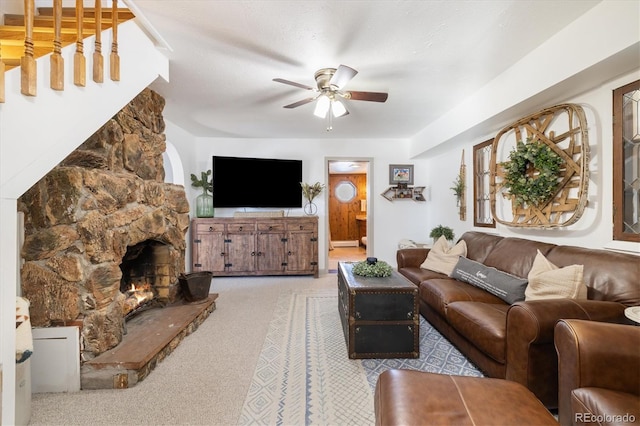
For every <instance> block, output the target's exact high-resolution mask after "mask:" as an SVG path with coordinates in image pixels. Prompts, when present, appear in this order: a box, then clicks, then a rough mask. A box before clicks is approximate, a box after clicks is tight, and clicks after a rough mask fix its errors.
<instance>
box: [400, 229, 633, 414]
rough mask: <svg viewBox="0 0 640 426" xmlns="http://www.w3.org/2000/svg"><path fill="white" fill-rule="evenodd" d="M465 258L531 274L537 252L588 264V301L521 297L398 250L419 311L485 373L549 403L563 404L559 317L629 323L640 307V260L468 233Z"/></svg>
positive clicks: (419, 252)
mask: <svg viewBox="0 0 640 426" xmlns="http://www.w3.org/2000/svg"><path fill="white" fill-rule="evenodd" d="M461 239H462V240H464V241H465V242H466V245H467V258H469V259H471V260H475V261H477V262H480V263H482V264H484V265H486V266H491V267H494V268H496V269H498V270H501V271H504V272H507V273H509V274H512V275H515V276H518V277H527V275H528V272H529V270H530V269H531V265H532V263H533V260H534V258H535V255H536V250H540V252H541V253H542V254H543V255H545V256H546V257H547V259H548V260H549V261H550V262H552V263H554V264H555V265H557V266H559V267H564V266H568V265H572V264H582V265H584V281H585V283H586V285H587V288H588V295H587V297H588V300H570V299H552V300H551V299H550V300H532V301H528V302H516V303H514V304H513V305H508V304H507V303H505V302H504V301H503V300H502V299H500V298H498V297H496V296H494V295H492V294H490V293H488V292H486V291H484V290H482V289H480V288H477V287H474V286H472V285H470V284H466V283H463V282H460V281H457V280H454V279H453V278H450V277H448V276H446V275H443V274H441V273H438V272H434V271H430V270H427V269H423V268H421V267H420V265H421V264H422V263H423V262H424V260H425V259H426V257H427V254H428V251H429V249H424V248H410V249H401V250H398V252H397V263H398V271H399V272H400V273H401V274H402V275H404V276H405V277H407V278H408V279H409V280H411V281H412V282H414V283H415V284H416V285H418V286H419V298H420V313H421V314H422V315H423V316H424V317H425V319H426V320H427V321H429V323H431V324H432V325H433V326H434V327H435V328H436V329H437V330H438V331H440V333H442V334H443V335H444V336H445V337H446V338H447V339H449V341H451V342H452V343H453V344H454V345H455V346H456V347H457V348H458V349H459V350H460V351H461V352H462V353H463V354H464V355H466V356H467V357H468V358H469V359H470V360H471V361H472V362H473V363H474V364H475V365H476V366H477V367H478V368H480V369H481V370H482V371H483V372H484V373H485V374H486V375H487V376H490V377H494V378H506V379H508V380H511V381H515V382H518V383H521V384H523V385H524V386H526V387H527V388H529V389H530V390H531V391H532V392H533V393H534V394H535V395H536V396H537V397H538V398H539V399H540V401H542V403H543V404H544V405H545V406H546V407H548V408H556V407H557V404H558V365H557V362H558V361H557V354H556V350H555V347H554V341H553V332H554V326H555V324H556V322H557V321H558V320H559V319H561V318H577V319H585V320H592V321H606V322H623V323H628V320H627V319H626V318H625V317H624V309H625V307H627V306H636V305H640V285H639V282H638V277H640V257H638V256H634V255H631V254H624V253H616V252H612V251H605V250H595V249H587V248H581V247H573V246H560V245H555V244H549V243H543V242H538V241H532V240H527V239H521V238H511V237H500V236H497V235H492V234H486V233H482V232H467V233H465V234H464V235H463V236H462V237H461Z"/></svg>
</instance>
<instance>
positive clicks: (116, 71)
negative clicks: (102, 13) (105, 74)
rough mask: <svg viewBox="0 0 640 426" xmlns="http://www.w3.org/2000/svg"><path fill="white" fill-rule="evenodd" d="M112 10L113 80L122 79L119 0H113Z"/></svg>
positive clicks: (110, 60) (111, 61)
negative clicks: (119, 41) (119, 44)
mask: <svg viewBox="0 0 640 426" xmlns="http://www.w3.org/2000/svg"><path fill="white" fill-rule="evenodd" d="M111 11H112V13H111V31H112V34H113V40H112V42H111V56H110V57H109V70H110V71H111V73H110V74H111V80H113V81H120V56H118V0H113V4H112V8H111Z"/></svg>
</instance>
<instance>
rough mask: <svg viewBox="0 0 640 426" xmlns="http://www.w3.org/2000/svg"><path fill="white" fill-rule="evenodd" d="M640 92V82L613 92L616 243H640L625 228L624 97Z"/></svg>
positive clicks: (637, 236) (638, 239)
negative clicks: (635, 91)
mask: <svg viewBox="0 0 640 426" xmlns="http://www.w3.org/2000/svg"><path fill="white" fill-rule="evenodd" d="M634 90H640V80H636V81H634V82H632V83H629V84H626V85H624V86H622V87H619V88H617V89H614V90H613V143H612V147H613V239H614V240H615V241H630V242H640V234H633V233H629V232H625V230H624V229H625V226H624V174H625V158H624V141H623V140H622V138H623V118H624V117H623V115H622V113H623V111H622V106H623V102H622V100H623V96H624V94H625V93H629V92H631V91H634Z"/></svg>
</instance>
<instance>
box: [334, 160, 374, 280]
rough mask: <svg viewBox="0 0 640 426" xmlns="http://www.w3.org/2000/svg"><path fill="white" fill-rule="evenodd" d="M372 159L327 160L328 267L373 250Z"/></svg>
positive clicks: (360, 256) (365, 255) (335, 267)
mask: <svg viewBox="0 0 640 426" xmlns="http://www.w3.org/2000/svg"><path fill="white" fill-rule="evenodd" d="M370 166H371V160H370V159H352V158H349V159H329V160H327V177H328V178H327V193H328V197H327V203H328V206H327V212H328V213H327V234H328V237H329V238H328V240H329V241H328V244H327V248H328V253H327V269H328V270H329V272H334V271H336V270H337V264H338V262H339V261H359V260H364V259H365V258H366V257H367V253H368V252H370V247H371V238H370V235H369V234H370V232H369V230H370V229H371V209H370V207H369V205H370V200H369V199H368V194H369V193H370V190H369V182H370V177H369V175H370Z"/></svg>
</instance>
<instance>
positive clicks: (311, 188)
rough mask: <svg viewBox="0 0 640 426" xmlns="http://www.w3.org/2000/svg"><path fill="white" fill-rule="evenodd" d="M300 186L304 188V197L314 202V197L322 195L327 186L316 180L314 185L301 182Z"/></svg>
mask: <svg viewBox="0 0 640 426" xmlns="http://www.w3.org/2000/svg"><path fill="white" fill-rule="evenodd" d="M300 187H301V188H302V194H303V195H304V198H306V199H307V201H309V202H312V201H313V199H314V198H316V197H317V196H318V195H320V193H321V192H322V190H323V189H324V188H325V185H324V184H322V183H320V182H316V183H314V184H313V185H309V184H308V183H302V182H300Z"/></svg>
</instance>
